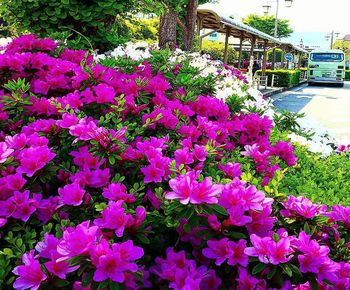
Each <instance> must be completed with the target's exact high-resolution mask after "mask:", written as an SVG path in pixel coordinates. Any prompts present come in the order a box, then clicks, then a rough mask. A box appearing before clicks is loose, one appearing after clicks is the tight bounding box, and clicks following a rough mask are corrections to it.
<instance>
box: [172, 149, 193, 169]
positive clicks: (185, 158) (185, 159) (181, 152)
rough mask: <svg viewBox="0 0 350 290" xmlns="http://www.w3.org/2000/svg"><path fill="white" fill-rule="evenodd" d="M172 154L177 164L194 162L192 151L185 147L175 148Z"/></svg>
mask: <svg viewBox="0 0 350 290" xmlns="http://www.w3.org/2000/svg"><path fill="white" fill-rule="evenodd" d="M174 154H175V160H176V165H177V166H179V165H180V164H191V163H193V162H194V160H193V156H192V153H191V152H190V150H189V149H188V148H187V147H185V148H182V149H177V150H175V153H174Z"/></svg>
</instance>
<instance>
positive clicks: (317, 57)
mask: <svg viewBox="0 0 350 290" xmlns="http://www.w3.org/2000/svg"><path fill="white" fill-rule="evenodd" d="M310 59H311V61H320V62H340V61H343V60H344V54H342V53H311V56H310Z"/></svg>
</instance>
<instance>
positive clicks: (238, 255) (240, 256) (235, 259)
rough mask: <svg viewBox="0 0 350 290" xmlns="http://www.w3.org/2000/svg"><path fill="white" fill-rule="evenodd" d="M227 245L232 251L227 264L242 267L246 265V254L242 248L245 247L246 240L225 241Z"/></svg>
mask: <svg viewBox="0 0 350 290" xmlns="http://www.w3.org/2000/svg"><path fill="white" fill-rule="evenodd" d="M227 246H228V248H229V249H230V251H231V252H232V254H231V255H230V257H229V259H228V261H227V264H229V265H231V266H234V265H238V264H239V265H241V266H242V267H247V265H248V256H247V255H246V254H245V253H244V250H245V248H246V247H247V241H246V240H243V239H242V240H239V241H238V242H237V243H235V242H232V241H230V242H228V243H227Z"/></svg>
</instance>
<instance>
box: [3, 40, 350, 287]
mask: <svg viewBox="0 0 350 290" xmlns="http://www.w3.org/2000/svg"><path fill="white" fill-rule="evenodd" d="M150 53H151V54H152V58H150V59H148V61H142V62H141V63H137V62H136V63H134V62H133V61H132V60H130V59H123V60H121V59H117V60H112V61H111V60H110V59H105V60H104V62H105V63H108V64H109V66H112V65H113V64H115V63H116V62H119V63H121V62H124V66H122V67H119V68H111V67H106V66H103V65H101V64H96V63H95V62H94V60H93V57H92V56H89V55H88V54H86V53H85V52H84V51H72V50H68V49H64V50H62V48H60V49H57V48H56V44H55V42H53V41H51V40H50V39H44V40H39V39H37V38H36V37H35V36H31V35H29V36H22V37H20V38H18V39H16V40H14V41H13V42H12V43H11V44H10V45H9V46H8V47H7V48H6V51H5V53H4V54H3V55H0V67H1V73H0V78H1V81H2V83H3V86H4V91H3V92H2V94H1V103H0V104H1V105H0V110H1V111H0V118H1V123H0V126H1V127H0V130H1V133H0V173H1V181H0V226H1V227H2V234H1V252H0V266H1V267H0V281H1V283H4V285H11V284H13V287H14V288H16V289H28V288H29V289H39V288H42V289H51V288H52V289H54V288H63V289H82V288H87V289H124V288H125V289H142V288H152V287H153V288H154V287H156V288H171V289H219V288H222V289H230V288H237V289H264V288H273V289H276V288H282V289H293V288H297V289H300V288H303V287H304V288H306V289H307V288H310V287H317V286H319V287H324V288H325V289H327V288H329V287H331V286H328V285H332V287H333V286H334V287H337V288H338V289H346V288H349V286H350V276H349V273H350V269H349V268H350V264H349V263H347V261H348V260H349V257H350V255H349V250H348V244H347V243H348V242H349V238H350V237H349V234H348V231H347V230H348V228H349V224H350V221H349V209H348V208H345V207H342V206H340V205H338V206H334V207H333V208H332V209H331V210H330V211H328V212H327V209H326V208H325V207H324V206H321V205H318V204H313V203H312V202H311V201H309V200H307V199H305V198H295V197H292V196H290V197H289V198H288V199H287V200H285V199H283V194H281V193H279V192H277V190H276V188H277V185H278V183H279V182H280V179H281V173H280V171H279V170H285V169H286V168H288V167H289V166H294V165H295V164H296V161H297V160H296V159H297V158H296V157H295V156H294V149H293V147H292V146H291V145H290V144H289V143H287V142H284V141H281V140H279V141H278V142H274V143H272V142H271V140H270V134H271V130H272V128H273V122H272V120H270V119H269V118H268V117H267V116H262V115H260V114H259V113H263V112H262V111H261V110H258V109H257V108H256V107H254V108H253V107H252V108H250V109H248V110H245V111H244V112H241V111H239V112H237V107H234V106H233V104H234V103H232V102H230V98H227V102H228V104H225V103H224V102H223V101H222V100H221V99H222V98H216V97H214V96H210V95H215V94H216V92H215V84H216V80H217V79H220V78H221V76H222V73H223V72H224V73H225V74H226V72H227V74H228V75H227V76H225V78H226V77H227V78H233V79H234V81H235V82H241V83H242V87H244V86H246V85H244V84H243V81H241V80H238V77H239V78H241V76H240V75H238V72H234V71H233V70H231V69H229V68H227V67H224V68H219V67H217V68H219V69H218V70H219V71H220V74H217V73H218V70H216V71H214V70H213V71H212V72H210V73H209V72H206V73H208V74H207V75H206V76H203V75H201V74H200V71H201V69H200V68H199V67H198V66H197V65H196V64H195V61H194V60H193V59H191V57H190V58H189V59H187V60H186V56H184V55H182V56H181V58H182V61H179V62H176V61H175V59H174V61H171V62H169V58H168V57H165V56H167V54H168V53H167V52H157V51H152V52H150ZM175 58H176V56H175ZM162 61H163V62H165V63H167V64H168V65H167V66H164V65H162ZM191 63H192V64H191ZM160 65H161V66H160ZM129 70H131V72H130V73H128V72H126V71H129ZM233 72H234V73H233ZM246 92H248V87H247V88H246ZM247 94H248V93H247ZM236 98H239V96H236ZM247 98H248V97H247ZM249 98H250V99H251V101H253V100H254V98H253V97H252V96H249ZM255 101H256V100H255ZM253 102H254V101H253ZM235 104H237V102H236V103H235ZM242 106H243V105H242ZM246 109H247V108H246ZM253 111H254V112H253ZM263 189H264V190H265V191H263Z"/></svg>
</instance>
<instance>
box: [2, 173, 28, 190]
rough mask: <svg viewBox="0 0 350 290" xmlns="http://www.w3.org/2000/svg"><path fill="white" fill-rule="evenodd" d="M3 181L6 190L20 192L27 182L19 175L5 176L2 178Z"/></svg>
mask: <svg viewBox="0 0 350 290" xmlns="http://www.w3.org/2000/svg"><path fill="white" fill-rule="evenodd" d="M3 181H4V182H5V184H6V188H7V189H8V190H11V191H15V190H21V189H22V188H23V186H24V185H25V184H26V182H27V180H26V179H24V178H23V177H22V174H20V173H16V174H13V175H7V176H6V177H4V179H3Z"/></svg>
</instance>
